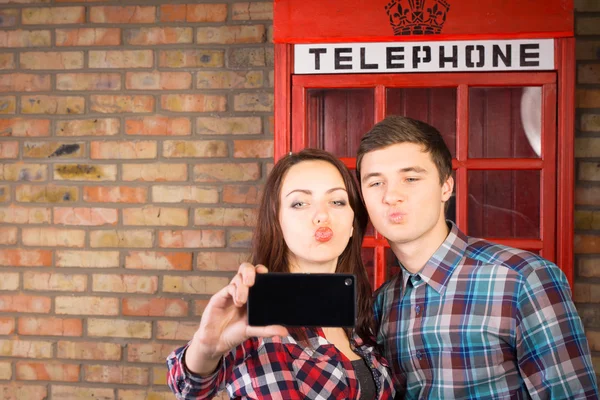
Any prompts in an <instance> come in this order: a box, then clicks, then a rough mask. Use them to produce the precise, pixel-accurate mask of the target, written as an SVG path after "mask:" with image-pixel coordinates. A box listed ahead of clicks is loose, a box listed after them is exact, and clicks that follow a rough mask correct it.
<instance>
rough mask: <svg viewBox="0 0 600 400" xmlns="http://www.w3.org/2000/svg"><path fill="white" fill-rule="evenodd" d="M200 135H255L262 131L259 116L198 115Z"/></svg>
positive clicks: (197, 125) (197, 123)
mask: <svg viewBox="0 0 600 400" xmlns="http://www.w3.org/2000/svg"><path fill="white" fill-rule="evenodd" d="M196 131H197V132H198V134H200V135H256V134H260V133H262V122H261V119H260V117H198V118H197V119H196Z"/></svg>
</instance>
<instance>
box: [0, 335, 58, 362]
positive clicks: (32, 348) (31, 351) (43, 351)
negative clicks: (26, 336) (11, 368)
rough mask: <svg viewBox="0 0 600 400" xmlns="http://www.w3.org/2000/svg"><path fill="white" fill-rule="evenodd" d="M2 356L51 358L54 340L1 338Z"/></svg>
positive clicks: (0, 352)
mask: <svg viewBox="0 0 600 400" xmlns="http://www.w3.org/2000/svg"><path fill="white" fill-rule="evenodd" d="M0 356H2V357H19V358H51V357H52V342H43V341H35V340H4V339H0Z"/></svg>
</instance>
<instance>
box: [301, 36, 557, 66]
mask: <svg viewBox="0 0 600 400" xmlns="http://www.w3.org/2000/svg"><path fill="white" fill-rule="evenodd" d="M552 69H554V39H531V40H528V39H524V40H521V39H519V40H461V41H451V42H445V41H439V42H388V43H328V44H297V45H295V46H294V73H295V74H348V73H403V72H458V71H469V72H478V71H532V70H533V71H537V70H552Z"/></svg>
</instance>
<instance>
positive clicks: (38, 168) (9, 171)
mask: <svg viewBox="0 0 600 400" xmlns="http://www.w3.org/2000/svg"><path fill="white" fill-rule="evenodd" d="M47 179H48V169H47V165H44V164H23V163H15V164H0V180H4V181H25V182H43V181H46V180H47Z"/></svg>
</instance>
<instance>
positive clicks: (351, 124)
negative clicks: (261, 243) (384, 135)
mask: <svg viewBox="0 0 600 400" xmlns="http://www.w3.org/2000/svg"><path fill="white" fill-rule="evenodd" d="M306 108H307V121H306V122H307V129H308V147H318V148H321V149H325V150H327V151H329V152H331V153H333V154H335V155H336V156H338V157H356V151H357V150H358V145H359V144H360V139H361V137H362V136H363V135H364V134H365V133H366V132H367V131H368V130H369V129H371V127H372V126H373V124H374V121H375V119H374V115H375V96H374V94H373V89H309V90H308V91H307V105H306Z"/></svg>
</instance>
